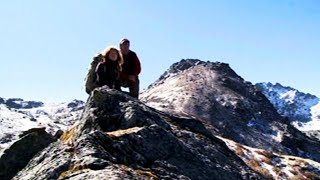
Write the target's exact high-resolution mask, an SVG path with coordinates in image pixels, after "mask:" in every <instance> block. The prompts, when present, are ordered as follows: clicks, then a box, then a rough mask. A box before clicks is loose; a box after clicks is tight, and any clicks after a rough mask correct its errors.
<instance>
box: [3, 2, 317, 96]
mask: <svg viewBox="0 0 320 180" xmlns="http://www.w3.org/2000/svg"><path fill="white" fill-rule="evenodd" d="M123 37H126V38H128V39H130V40H131V49H132V50H134V51H136V53H137V54H138V56H139V58H140V60H141V63H142V73H141V75H140V81H141V89H143V88H146V87H147V86H148V85H149V84H151V83H153V82H154V81H155V80H156V79H157V78H158V77H159V76H160V75H161V74H162V73H163V72H164V71H165V70H166V69H167V68H168V67H169V66H170V65H171V64H173V63H175V62H177V61H179V60H181V59H183V58H198V59H201V60H205V61H207V60H209V61H221V62H226V63H229V64H230V66H231V67H232V68H233V69H234V70H235V71H236V72H237V73H238V74H239V75H240V76H242V77H243V78H244V79H246V80H247V81H251V82H252V83H257V82H273V83H275V82H279V83H282V84H283V85H287V86H292V87H294V88H297V89H299V90H301V91H304V92H308V93H311V94H315V95H317V96H318V97H320V88H319V77H320V71H319V70H320V2H319V1H317V0H303V1H302V0H259V1H257V0H241V1H239V0H223V1H222V0H201V1H194V0H161V1H152V0H137V1H133V0H116V1H112V0H92V1H88V0H56V1H43V0H30V1H18V0H10V1H2V2H1V4H0V52H1V53H0V62H1V64H0V84H1V88H0V97H4V98H10V97H21V98H24V99H26V100H40V101H53V102H62V101H70V100H73V99H82V100H85V99H86V98H87V94H86V93H85V91H84V87H83V84H84V77H85V75H86V73H87V67H88V65H89V63H90V61H91V58H92V56H93V55H94V54H96V53H98V52H100V51H102V50H103V49H104V48H105V47H106V46H108V45H116V46H118V42H119V40H120V39H121V38H123Z"/></svg>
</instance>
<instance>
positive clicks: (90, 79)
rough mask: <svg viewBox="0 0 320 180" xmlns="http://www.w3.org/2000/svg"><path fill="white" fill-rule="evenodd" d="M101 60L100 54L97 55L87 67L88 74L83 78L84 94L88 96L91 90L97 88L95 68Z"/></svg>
mask: <svg viewBox="0 0 320 180" xmlns="http://www.w3.org/2000/svg"><path fill="white" fill-rule="evenodd" d="M102 59H103V56H102V55H101V54H98V55H97V56H95V57H94V58H93V60H92V62H91V64H90V66H89V71H88V74H87V76H86V78H85V88H86V92H87V93H88V94H90V93H91V91H92V90H94V88H96V87H98V85H97V83H96V78H97V77H96V67H97V65H98V64H99V62H101V60H102Z"/></svg>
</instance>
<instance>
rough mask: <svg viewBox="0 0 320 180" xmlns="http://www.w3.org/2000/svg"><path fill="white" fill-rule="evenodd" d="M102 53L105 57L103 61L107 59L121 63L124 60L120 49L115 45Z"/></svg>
mask: <svg viewBox="0 0 320 180" xmlns="http://www.w3.org/2000/svg"><path fill="white" fill-rule="evenodd" d="M101 54H102V56H103V57H104V61H103V62H105V60H106V59H109V60H111V61H118V62H119V64H120V65H121V64H122V62H123V60H122V57H121V54H120V51H119V50H118V49H117V48H116V47H114V46H110V47H107V48H106V49H105V50H104V51H102V53H101Z"/></svg>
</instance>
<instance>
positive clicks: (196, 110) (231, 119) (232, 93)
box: [140, 62, 320, 158]
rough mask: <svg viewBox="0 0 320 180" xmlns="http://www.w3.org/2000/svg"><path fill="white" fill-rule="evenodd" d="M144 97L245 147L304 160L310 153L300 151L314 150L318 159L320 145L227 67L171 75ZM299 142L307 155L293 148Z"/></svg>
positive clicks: (211, 66) (204, 66)
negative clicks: (299, 157) (309, 138)
mask: <svg viewBox="0 0 320 180" xmlns="http://www.w3.org/2000/svg"><path fill="white" fill-rule="evenodd" d="M140 97H141V98H140V99H141V101H142V102H144V103H146V104H147V105H149V106H151V107H153V108H155V109H158V110H160V111H164V112H166V113H169V114H173V115H177V116H185V117H193V118H196V119H199V120H201V122H202V123H204V124H206V126H207V127H208V128H209V129H210V130H212V132H214V133H215V134H218V135H221V136H223V137H227V138H229V139H233V140H235V141H236V142H239V143H241V144H245V145H248V146H251V147H256V148H263V149H267V150H270V151H275V152H280V153H293V154H295V155H300V156H304V157H309V155H310V154H308V153H301V152H303V151H309V150H311V149H313V150H312V151H313V153H314V155H316V154H317V153H316V152H317V150H316V149H314V148H313V146H319V143H318V144H317V143H315V144H314V142H312V141H309V140H308V137H307V136H306V135H304V134H303V133H302V132H300V131H299V130H297V129H296V128H294V127H293V126H292V125H291V124H290V123H289V122H288V121H286V119H285V118H283V117H282V116H280V115H279V113H278V112H277V110H276V109H275V108H274V106H273V105H272V104H271V103H270V101H269V100H268V99H267V98H266V96H265V95H264V94H263V93H262V92H261V91H260V90H259V89H258V88H257V87H256V86H254V85H253V84H252V83H250V82H247V81H245V80H244V79H243V78H242V77H241V76H239V75H237V74H236V73H235V72H234V71H233V70H232V69H231V68H230V67H229V66H228V65H227V64H224V63H211V62H209V63H201V64H199V65H195V66H192V67H191V68H188V69H186V70H184V71H180V72H178V73H176V74H174V75H170V76H167V78H164V79H162V80H161V81H159V82H157V83H155V84H153V86H150V87H149V88H148V89H147V90H146V91H144V92H143V93H142V94H141V96H140ZM307 141H308V142H307ZM299 142H307V143H306V144H309V143H310V144H309V145H306V144H305V145H303V146H304V147H303V148H304V150H302V151H300V150H301V148H302V147H299V148H298V149H299V150H298V149H297V146H295V147H294V146H291V145H290V144H297V143H298V144H299ZM302 144H304V143H302ZM311 144H313V145H311ZM307 146H308V148H306V147H307ZM310 148H311V149H310ZM319 148H320V146H319ZM294 149H295V150H294ZM303 154H304V155H303ZM316 156H317V155H316ZM317 158H320V156H318V157H317Z"/></svg>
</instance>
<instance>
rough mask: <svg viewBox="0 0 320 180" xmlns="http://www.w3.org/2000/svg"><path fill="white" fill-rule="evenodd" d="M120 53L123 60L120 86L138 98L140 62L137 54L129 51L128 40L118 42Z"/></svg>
mask: <svg viewBox="0 0 320 180" xmlns="http://www.w3.org/2000/svg"><path fill="white" fill-rule="evenodd" d="M120 51H121V54H122V58H123V65H122V71H121V74H120V81H121V86H123V87H129V93H130V95H131V96H132V97H135V98H139V74H140V72H141V65H140V60H139V58H138V56H137V54H136V53H135V52H133V51H131V50H130V41H129V40H128V39H121V40H120Z"/></svg>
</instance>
